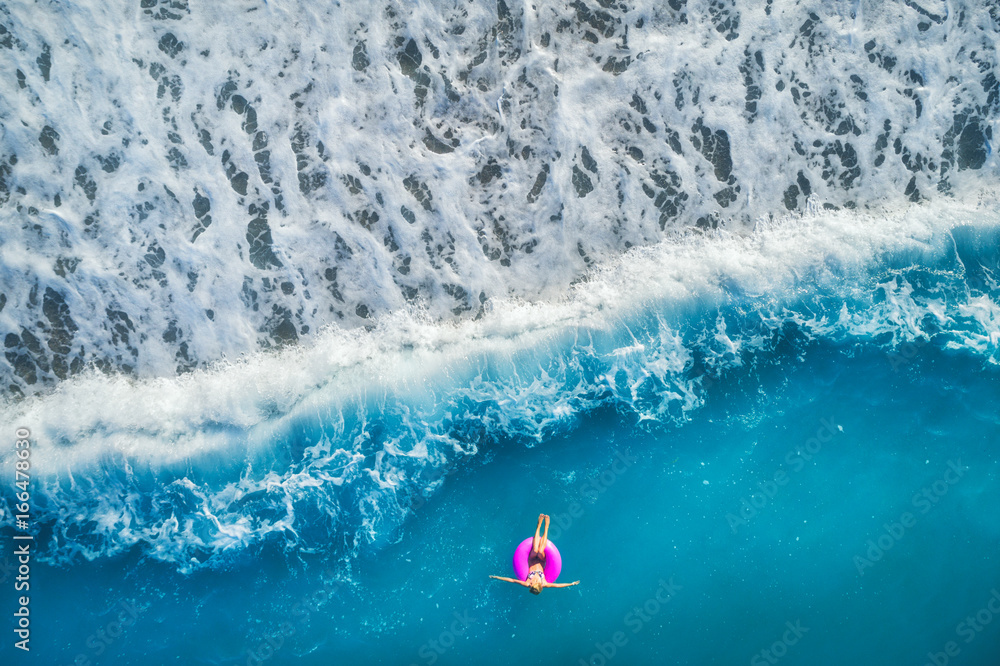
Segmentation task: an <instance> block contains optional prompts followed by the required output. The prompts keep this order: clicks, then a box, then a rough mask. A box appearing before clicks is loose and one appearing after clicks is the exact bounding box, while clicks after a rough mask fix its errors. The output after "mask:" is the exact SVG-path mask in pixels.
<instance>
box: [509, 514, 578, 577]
mask: <svg viewBox="0 0 1000 666" xmlns="http://www.w3.org/2000/svg"><path fill="white" fill-rule="evenodd" d="M543 520H544V521H545V532H544V533H543V534H542V535H541V536H539V532H541V531H542V521H543ZM561 569H562V557H561V556H560V555H559V551H558V550H557V549H556V545H555V544H554V543H552V542H551V541H549V517H548V516H546V515H545V514H544V513H542V514H539V515H538V525H537V526H536V527H535V536H534V537H528V538H527V539H525V540H524V541H522V542H521V545H519V546H518V547H517V550H515V551H514V573H516V574H517V578H504V577H503V576H490V578H496V579H497V580H502V581H506V582H508V583H517V584H518V585H523V586H525V587H526V588H528V589H529V590H531V593H532V594H541V593H542V589H543V588H546V587H571V586H573V585H579V584H580V581H574V582H572V583H556V582H555V580H556V579H557V578H558V577H559V571H560V570H561ZM547 577H548V578H551V579H552V582H551V583H550V582H549V581H548V580H546V578H547Z"/></svg>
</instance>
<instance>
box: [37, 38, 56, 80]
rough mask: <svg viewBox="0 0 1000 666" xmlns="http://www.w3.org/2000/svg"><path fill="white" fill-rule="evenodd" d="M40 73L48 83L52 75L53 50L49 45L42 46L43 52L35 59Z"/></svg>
mask: <svg viewBox="0 0 1000 666" xmlns="http://www.w3.org/2000/svg"><path fill="white" fill-rule="evenodd" d="M35 64H37V65H38V71H39V72H41V73H42V79H43V80H44V81H45V82H46V83H48V81H49V75H50V74H51V73H52V49H51V48H50V47H49V45H48V44H42V52H41V54H39V56H38V58H36V59H35Z"/></svg>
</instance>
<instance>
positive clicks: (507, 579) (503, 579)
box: [490, 576, 528, 587]
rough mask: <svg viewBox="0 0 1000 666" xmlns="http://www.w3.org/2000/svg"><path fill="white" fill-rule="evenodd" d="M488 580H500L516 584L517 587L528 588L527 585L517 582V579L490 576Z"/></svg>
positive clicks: (521, 581)
mask: <svg viewBox="0 0 1000 666" xmlns="http://www.w3.org/2000/svg"><path fill="white" fill-rule="evenodd" d="M490 578H496V579H497V580H502V581H504V582H505V583H517V584H518V585H523V586H525V587H528V584H527V583H525V582H524V581H523V580H518V579H517V578H505V577H503V576H490Z"/></svg>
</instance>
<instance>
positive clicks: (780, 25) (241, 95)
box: [0, 0, 1000, 396]
mask: <svg viewBox="0 0 1000 666" xmlns="http://www.w3.org/2000/svg"><path fill="white" fill-rule="evenodd" d="M998 23H1000V16H998V14H997V9H996V7H995V6H993V5H991V4H990V3H975V2H948V3H940V2H930V1H925V2H915V1H910V2H900V3H835V4H833V5H830V4H828V3H820V2H815V3H804V4H802V3H799V4H795V5H792V4H790V3H773V2H767V3H737V2H714V1H713V2H694V1H692V2H683V1H681V0H677V1H676V2H668V3H666V4H664V3H662V2H636V3H630V4H627V5H626V4H613V3H608V2H601V3H597V4H588V3H586V2H582V1H579V2H574V3H571V4H558V5H552V4H551V3H544V4H541V5H537V6H532V5H530V4H507V3H506V2H504V1H502V0H501V1H500V2H498V3H496V4H495V5H494V4H481V3H474V4H471V5H466V4H462V3H453V4H448V3H444V4H441V3H395V2H388V3H378V4H374V5H372V4H365V3H344V4H341V5H329V6H325V7H319V6H317V5H316V4H315V3H251V4H247V3H242V2H220V3H211V4H203V3H188V2H187V1H186V0H163V1H161V2H156V1H155V0H143V1H142V2H133V3H128V4H125V3H117V2H114V3H101V2H88V1H84V2H75V3H71V4H48V5H41V6H40V5H33V4H27V3H6V4H4V5H2V6H0V25H2V26H3V32H2V33H0V68H2V69H3V71H6V72H9V73H11V77H9V79H8V81H7V83H6V84H5V86H6V88H5V94H4V95H3V97H2V99H0V122H2V125H3V132H2V135H0V216H2V218H3V219H4V220H5V224H3V225H2V228H0V293H2V296H0V333H2V334H3V335H4V338H5V356H4V359H3V360H0V385H3V387H4V389H3V390H4V392H5V393H6V394H10V395H15V396H19V395H23V394H29V393H33V392H36V391H38V390H43V389H44V387H46V386H51V385H53V384H55V383H58V382H59V381H60V380H61V379H63V378H65V377H68V376H70V375H73V374H75V373H77V372H79V371H80V370H82V369H83V368H85V367H86V366H88V365H91V364H96V365H97V366H98V367H101V368H105V369H107V370H111V371H114V372H125V373H130V374H134V375H136V376H139V377H154V376H161V377H170V376H173V375H175V374H176V373H178V372H184V371H187V370H190V369H192V368H198V367H206V366H207V365H210V364H211V363H213V362H215V361H218V360H219V359H221V358H223V357H224V356H229V357H233V356H235V355H238V354H241V353H244V352H252V351H255V350H259V349H268V348H274V347H280V346H283V345H287V344H290V343H296V342H298V341H302V340H311V339H313V338H314V337H315V335H316V333H317V332H318V331H319V330H320V329H322V328H324V327H325V326H327V325H331V324H336V325H338V326H342V327H346V328H355V327H358V326H361V325H370V324H371V323H372V321H373V319H374V318H377V317H382V316H385V315H387V314H388V313H392V312H399V311H404V310H407V309H410V308H418V309H422V310H423V311H425V312H426V313H427V314H428V316H429V317H431V318H432V319H433V320H451V319H455V318H458V319H468V318H473V317H475V316H477V315H480V314H482V313H483V312H484V304H485V303H486V302H487V301H489V300H490V299H494V300H496V299H499V300H503V299H506V298H508V297H511V296H513V297H518V298H524V299H528V300H532V301H534V300H539V299H542V300H546V299H556V300H558V299H559V298H561V296H562V294H563V293H564V291H565V289H566V288H567V286H568V285H569V284H570V283H571V282H572V281H573V280H576V279H579V278H580V277H581V276H583V275H585V274H586V273H587V271H588V270H590V269H591V268H592V267H594V266H596V265H598V264H602V263H604V262H607V261H609V260H613V258H614V257H616V256H618V255H619V254H620V253H622V252H623V251H625V250H627V249H628V248H630V247H635V246H649V245H652V244H655V243H657V242H659V241H660V240H661V239H663V238H665V237H669V236H670V235H671V234H673V233H676V232H678V231H683V230H688V229H693V228H700V229H711V228H717V227H721V228H724V229H726V230H728V231H730V232H731V233H744V232H746V231H748V230H750V229H752V228H753V226H754V225H755V223H756V222H757V221H758V220H760V219H768V218H770V217H772V216H778V217H780V216H782V215H784V214H786V213H787V212H788V211H789V210H792V211H801V210H803V209H804V208H805V207H806V205H807V200H810V198H811V200H812V201H814V202H815V205H818V206H826V207H836V208H848V209H855V210H865V209H868V208H873V207H874V208H875V209H882V208H885V207H887V206H888V207H889V208H893V207H896V206H899V205H901V204H903V203H905V202H919V201H927V200H933V199H937V198H941V197H945V198H949V197H953V198H957V199H962V198H964V197H966V196H968V193H969V192H970V191H975V190H976V189H977V188H978V187H979V186H980V184H981V183H983V182H989V181H990V180H991V179H992V178H995V175H996V170H997V162H996V157H995V155H994V153H993V151H992V147H991V144H992V141H993V131H994V129H995V125H996V118H997V111H998V108H1000V100H998V94H1000V88H998V84H997V79H996V75H995V69H996V51H995V44H996V35H997V28H998ZM877 217H878V216H877V215H876V218H877Z"/></svg>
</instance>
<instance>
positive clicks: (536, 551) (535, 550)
mask: <svg viewBox="0 0 1000 666" xmlns="http://www.w3.org/2000/svg"><path fill="white" fill-rule="evenodd" d="M544 519H545V514H544V513H540V514H538V525H536V526H535V538H533V539H532V540H531V554H532V555H535V556H537V557H544V556H545V546H542V547H541V548H539V546H540V545H541V541H542V540H541V537H539V536H538V534H539V533H540V532H541V531H542V521H543V520H544ZM548 532H549V528H548V526H547V525H546V527H545V533H546V534H548Z"/></svg>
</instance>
